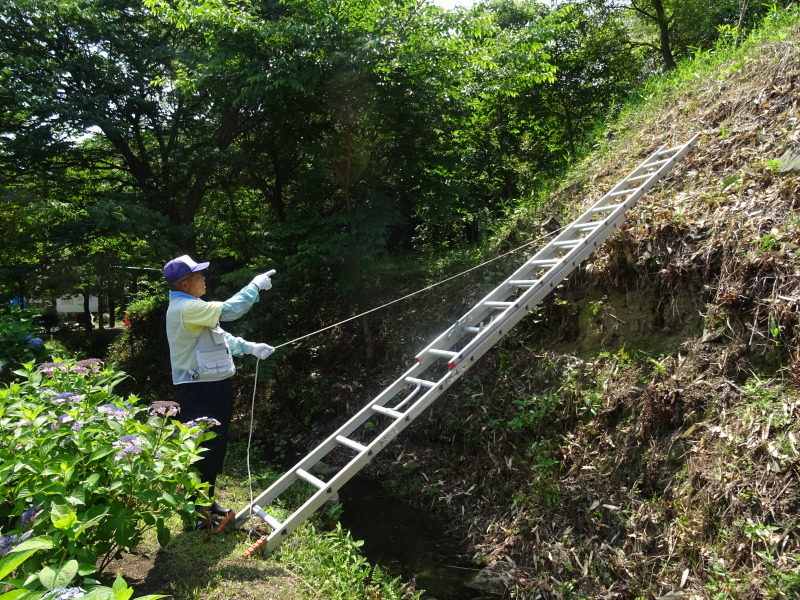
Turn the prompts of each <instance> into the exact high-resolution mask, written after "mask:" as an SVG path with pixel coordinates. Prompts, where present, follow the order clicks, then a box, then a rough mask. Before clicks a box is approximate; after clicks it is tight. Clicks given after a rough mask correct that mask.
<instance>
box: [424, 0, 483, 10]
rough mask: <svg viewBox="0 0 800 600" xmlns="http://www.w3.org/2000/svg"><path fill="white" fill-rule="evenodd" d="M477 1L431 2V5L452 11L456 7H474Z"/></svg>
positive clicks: (435, 0)
mask: <svg viewBox="0 0 800 600" xmlns="http://www.w3.org/2000/svg"><path fill="white" fill-rule="evenodd" d="M474 3H475V0H431V4H435V5H436V6H441V7H442V8H446V9H447V10H450V9H451V8H454V7H456V6H467V7H469V6H472V5H473V4H474Z"/></svg>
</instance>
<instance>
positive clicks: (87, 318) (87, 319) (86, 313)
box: [81, 291, 92, 331]
mask: <svg viewBox="0 0 800 600" xmlns="http://www.w3.org/2000/svg"><path fill="white" fill-rule="evenodd" d="M81 295H83V328H84V329H85V330H86V331H91V330H92V311H91V305H90V304H89V292H85V291H84V292H81Z"/></svg>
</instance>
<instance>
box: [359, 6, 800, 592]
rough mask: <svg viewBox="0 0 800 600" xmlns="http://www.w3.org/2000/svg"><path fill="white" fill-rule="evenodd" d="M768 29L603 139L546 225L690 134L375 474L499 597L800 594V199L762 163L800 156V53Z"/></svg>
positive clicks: (663, 89) (669, 88) (693, 67)
mask: <svg viewBox="0 0 800 600" xmlns="http://www.w3.org/2000/svg"><path fill="white" fill-rule="evenodd" d="M785 18H786V21H787V22H785V23H784V24H783V26H782V27H781V28H780V29H778V28H775V27H773V28H772V29H770V30H769V31H768V32H766V33H762V34H760V36H759V37H758V38H756V39H753V40H750V41H748V42H747V43H746V44H745V45H744V47H743V48H742V49H740V50H739V51H738V52H737V53H735V55H733V56H731V55H730V54H728V56H727V57H726V59H725V61H724V62H719V60H718V59H717V58H716V56H714V55H706V56H704V57H701V58H700V59H699V60H698V61H696V62H695V63H692V64H687V65H684V66H683V67H682V69H681V71H680V72H679V73H677V74H676V75H675V76H674V77H673V78H671V79H669V80H667V81H664V82H661V83H660V85H659V87H658V89H656V90H654V91H653V94H652V97H651V98H650V99H649V100H648V101H647V102H644V103H642V104H641V105H640V106H638V107H637V108H635V109H631V110H629V111H628V112H627V113H626V114H625V115H624V116H623V117H622V118H621V119H620V121H619V122H618V123H617V124H616V125H615V126H613V127H612V128H611V129H609V131H608V133H607V136H606V138H605V139H604V141H603V142H602V144H601V147H599V148H598V150H597V152H596V153H594V155H593V156H591V157H589V159H587V160H586V161H585V163H584V164H583V165H582V166H581V167H580V168H578V169H577V170H576V171H575V172H574V173H573V174H572V175H571V176H570V177H569V178H568V179H567V181H565V183H564V185H563V186H562V187H561V189H560V190H558V191H557V192H556V193H555V194H554V195H553V197H552V198H551V199H550V201H549V202H550V205H549V209H548V212H550V213H556V214H561V216H562V217H563V218H564V220H563V222H567V221H568V220H569V219H570V217H569V214H572V215H576V214H578V212H579V209H580V208H584V207H585V206H587V205H589V204H590V203H591V202H593V201H594V200H596V199H597V198H598V197H599V196H601V195H602V194H603V193H605V192H606V191H607V190H608V189H609V188H610V187H611V186H612V185H613V184H614V183H616V182H617V181H618V180H619V179H620V178H621V177H623V176H624V174H625V173H627V172H628V171H629V170H630V168H631V167H632V166H633V165H635V164H637V163H638V162H639V161H640V160H642V159H643V158H644V157H645V156H647V155H648V154H650V153H651V152H652V151H653V150H655V149H656V148H657V147H659V146H661V145H662V144H667V145H673V144H676V143H680V142H683V141H686V140H688V139H689V138H690V137H691V136H693V135H694V134H695V133H697V132H698V131H702V132H703V134H704V135H703V138H702V139H701V141H700V143H699V145H698V147H697V148H696V149H695V151H694V152H693V153H692V154H691V155H690V156H689V157H688V158H687V159H685V160H684V161H683V162H682V163H681V164H680V165H678V167H677V168H676V169H675V170H674V171H673V172H672V173H671V175H670V176H669V179H668V180H667V181H666V182H665V183H664V185H663V186H660V187H659V188H658V190H657V191H654V192H652V193H651V194H649V195H648V196H647V197H646V199H645V200H644V201H643V202H642V203H641V204H640V205H639V206H638V207H637V208H635V209H634V210H633V211H632V212H631V214H630V215H629V218H628V221H627V224H626V226H625V227H624V230H623V231H621V232H620V233H619V234H617V235H615V236H614V238H613V239H612V240H611V241H610V243H608V244H606V246H605V247H604V248H603V249H602V250H601V251H599V252H598V253H597V254H596V255H595V256H593V257H592V258H591V259H590V262H589V263H588V264H586V265H585V268H584V269H582V270H581V273H580V274H577V275H576V276H575V277H573V278H572V279H571V280H570V282H569V284H568V285H567V286H565V287H564V288H563V289H562V290H560V292H559V296H558V297H557V298H555V299H552V301H551V302H549V303H548V305H547V306H545V307H543V309H542V311H541V313H540V315H539V318H538V319H536V318H530V319H528V320H527V321H526V322H524V323H523V324H522V325H521V326H520V327H519V328H518V331H517V332H515V333H514V334H512V336H510V338H509V339H508V340H505V341H504V343H503V344H502V346H500V347H498V348H497V349H496V350H494V351H492V352H491V353H490V354H488V355H487V356H486V357H484V359H482V360H483V361H484V364H483V365H481V366H480V367H476V371H477V373H475V374H473V375H472V376H471V377H469V378H468V379H467V381H465V382H463V384H462V385H459V386H457V387H456V388H454V389H453V390H452V391H451V392H450V393H449V395H448V397H447V399H445V400H443V401H440V402H442V405H441V406H439V407H437V408H436V409H435V410H434V413H433V415H432V416H431V419H430V420H427V421H425V422H423V423H417V424H415V426H414V427H413V428H412V431H411V433H409V434H408V435H407V436H405V437H401V438H400V439H398V440H397V441H396V442H395V444H396V445H397V447H394V448H393V449H392V450H391V451H387V454H390V456H387V457H386V459H384V460H385V462H384V463H383V464H378V465H375V468H374V470H375V473H376V474H379V475H381V476H382V477H387V478H394V479H395V485H396V486H397V489H399V490H401V491H402V492H404V493H407V494H408V496H409V497H414V496H421V497H424V498H426V500H425V502H427V503H428V504H430V503H431V502H432V504H433V505H434V506H436V507H438V509H440V510H442V511H444V512H447V513H450V514H452V515H454V516H457V518H458V523H459V525H458V529H459V531H460V532H461V533H462V534H463V535H464V536H465V537H467V538H468V539H469V540H470V541H471V542H472V543H473V544H474V545H475V548H476V554H477V555H478V556H479V558H481V559H482V560H485V561H486V563H488V564H495V565H503V564H505V565H506V566H505V567H504V568H505V569H506V570H507V571H508V572H509V575H510V577H511V578H512V581H513V584H512V586H511V587H512V590H513V593H514V595H515V596H516V597H520V598H523V597H530V598H536V597H539V595H541V597H545V598H637V597H642V598H659V597H670V598H717V599H723V598H795V597H797V596H798V595H799V594H800V574H799V573H800V571H799V569H800V535H799V534H800V531H798V514H800V482H799V480H798V465H800V448H798V444H800V426H798V415H800V393H799V392H798V384H799V383H800V365H797V364H795V361H797V359H798V356H797V350H796V348H797V341H798V333H800V329H799V327H800V319H799V318H798V309H799V307H800V289H799V288H800V281H798V275H799V274H800V271H799V270H798V268H799V267H798V260H797V256H798V254H797V253H798V248H800V232H799V231H798V226H800V218H798V215H797V209H798V208H800V190H799V189H798V180H797V175H796V174H791V173H788V174H783V173H779V172H778V168H779V166H778V163H777V159H779V158H780V157H781V156H782V154H783V152H784V151H785V150H786V149H787V148H788V147H790V146H793V145H795V146H796V144H797V142H798V137H800V126H799V125H798V113H797V103H798V83H800V66H799V65H800V49H798V41H800V33H799V32H798V25H797V23H798V19H797V14H796V13H795V14H794V17H792V18H789V17H788V16H786V17H785ZM530 225H531V224H527V226H528V227H530ZM519 227H520V228H521V229H522V228H525V227H526V224H520V226H519ZM398 456H403V457H404V461H403V462H404V464H405V465H406V468H405V469H403V470H402V472H400V473H398V468H397V465H396V463H394V461H395V459H396V458H397V457H398ZM387 459H388V460H387ZM420 492H422V493H420ZM508 565H513V567H510V566H508Z"/></svg>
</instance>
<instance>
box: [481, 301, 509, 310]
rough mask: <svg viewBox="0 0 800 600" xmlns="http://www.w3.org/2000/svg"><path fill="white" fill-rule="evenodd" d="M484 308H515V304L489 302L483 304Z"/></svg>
mask: <svg viewBox="0 0 800 600" xmlns="http://www.w3.org/2000/svg"><path fill="white" fill-rule="evenodd" d="M483 305H484V306H486V307H488V308H508V307H509V306H514V303H513V302H494V301H492V300H489V301H487V302H484V303H483Z"/></svg>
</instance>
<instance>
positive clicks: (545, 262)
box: [528, 258, 561, 267]
mask: <svg viewBox="0 0 800 600" xmlns="http://www.w3.org/2000/svg"><path fill="white" fill-rule="evenodd" d="M560 260H561V259H558V258H546V259H542V260H532V261H530V262H528V264H529V265H536V266H539V267H552V266H553V265H557V264H558V263H559V262H560Z"/></svg>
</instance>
